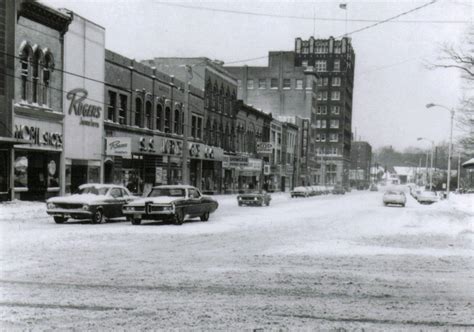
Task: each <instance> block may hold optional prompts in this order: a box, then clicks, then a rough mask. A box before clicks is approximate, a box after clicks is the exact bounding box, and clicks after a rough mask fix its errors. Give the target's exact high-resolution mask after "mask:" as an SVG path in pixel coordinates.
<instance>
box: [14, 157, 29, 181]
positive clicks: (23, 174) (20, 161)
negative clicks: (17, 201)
mask: <svg viewBox="0 0 474 332" xmlns="http://www.w3.org/2000/svg"><path fill="white" fill-rule="evenodd" d="M13 167H14V170H13V171H14V174H13V176H14V177H13V181H14V187H15V188H28V157H27V154H26V153H25V152H20V151H15V162H14V164H13Z"/></svg>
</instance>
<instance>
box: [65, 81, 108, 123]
mask: <svg viewBox="0 0 474 332" xmlns="http://www.w3.org/2000/svg"><path fill="white" fill-rule="evenodd" d="M88 94H89V93H88V92H87V90H86V89H82V88H77V89H72V90H71V91H69V92H68V93H67V95H66V98H67V99H68V100H70V101H71V104H70V105H69V111H68V114H74V115H76V116H79V117H81V122H80V123H79V124H81V125H84V126H91V127H97V128H98V127H99V123H98V122H94V121H92V120H93V119H97V120H99V119H100V118H101V113H102V107H101V106H98V105H91V104H86V103H85V102H84V101H85V100H86V99H87V95H88ZM82 117H86V118H90V120H85V119H83V118H82Z"/></svg>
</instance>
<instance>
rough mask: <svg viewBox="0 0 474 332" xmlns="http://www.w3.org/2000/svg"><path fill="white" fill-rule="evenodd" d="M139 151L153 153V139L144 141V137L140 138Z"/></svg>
mask: <svg viewBox="0 0 474 332" xmlns="http://www.w3.org/2000/svg"><path fill="white" fill-rule="evenodd" d="M139 149H140V151H143V152H155V140H154V139H153V137H151V138H148V139H146V138H145V137H140V139H139Z"/></svg>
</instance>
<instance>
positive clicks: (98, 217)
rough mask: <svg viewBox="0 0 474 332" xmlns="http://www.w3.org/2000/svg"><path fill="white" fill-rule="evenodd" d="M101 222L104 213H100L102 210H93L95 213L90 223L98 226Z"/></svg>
mask: <svg viewBox="0 0 474 332" xmlns="http://www.w3.org/2000/svg"><path fill="white" fill-rule="evenodd" d="M102 222H104V213H103V212H102V209H97V210H95V213H94V215H93V216H92V223H93V224H100V223H102Z"/></svg>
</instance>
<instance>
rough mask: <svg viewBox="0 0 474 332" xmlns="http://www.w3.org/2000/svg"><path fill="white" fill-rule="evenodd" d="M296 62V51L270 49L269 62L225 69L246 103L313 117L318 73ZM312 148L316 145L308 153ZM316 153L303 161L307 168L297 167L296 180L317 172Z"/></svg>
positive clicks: (306, 180)
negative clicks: (235, 82) (273, 50)
mask: <svg viewBox="0 0 474 332" xmlns="http://www.w3.org/2000/svg"><path fill="white" fill-rule="evenodd" d="M296 63H297V61H296V53H295V52H291V51H281V52H269V57H268V66H225V69H226V70H227V71H229V72H230V73H231V74H232V75H234V76H235V77H236V78H237V80H238V87H239V88H238V98H240V99H242V100H243V101H244V103H247V104H250V105H253V106H255V107H257V108H260V109H263V110H264V111H265V112H268V113H271V114H272V115H273V116H274V117H275V118H278V117H284V118H287V117H292V118H294V117H299V118H301V119H308V120H307V121H310V119H311V114H312V108H313V106H314V104H315V103H316V78H317V76H316V72H315V71H314V69H313V68H310V67H302V66H296ZM284 118H283V121H286V120H284ZM290 122H291V123H294V122H293V121H290ZM275 126H277V125H275ZM277 127H278V126H277ZM309 144H311V140H309ZM277 151H279V148H278V147H276V148H275V153H276V154H277V155H278V153H277ZM312 151H315V149H314V147H313V148H310V149H309V153H312ZM280 153H281V151H280ZM305 157H306V155H305ZM314 157H315V156H313V158H308V159H305V160H304V161H303V162H302V163H301V165H304V168H299V169H298V170H296V172H297V174H299V176H298V178H297V180H296V183H295V184H298V185H299V184H310V183H311V180H312V178H313V177H314V176H315V175H316V173H315V172H316V168H315V164H314V165H310V162H311V160H313V159H315V158H314ZM311 166H313V167H312V168H311ZM299 167H300V166H299ZM276 169H277V168H275V167H273V168H272V170H276ZM278 174H279V173H278ZM277 177H281V174H279V175H278V176H277ZM277 177H276V178H277Z"/></svg>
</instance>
